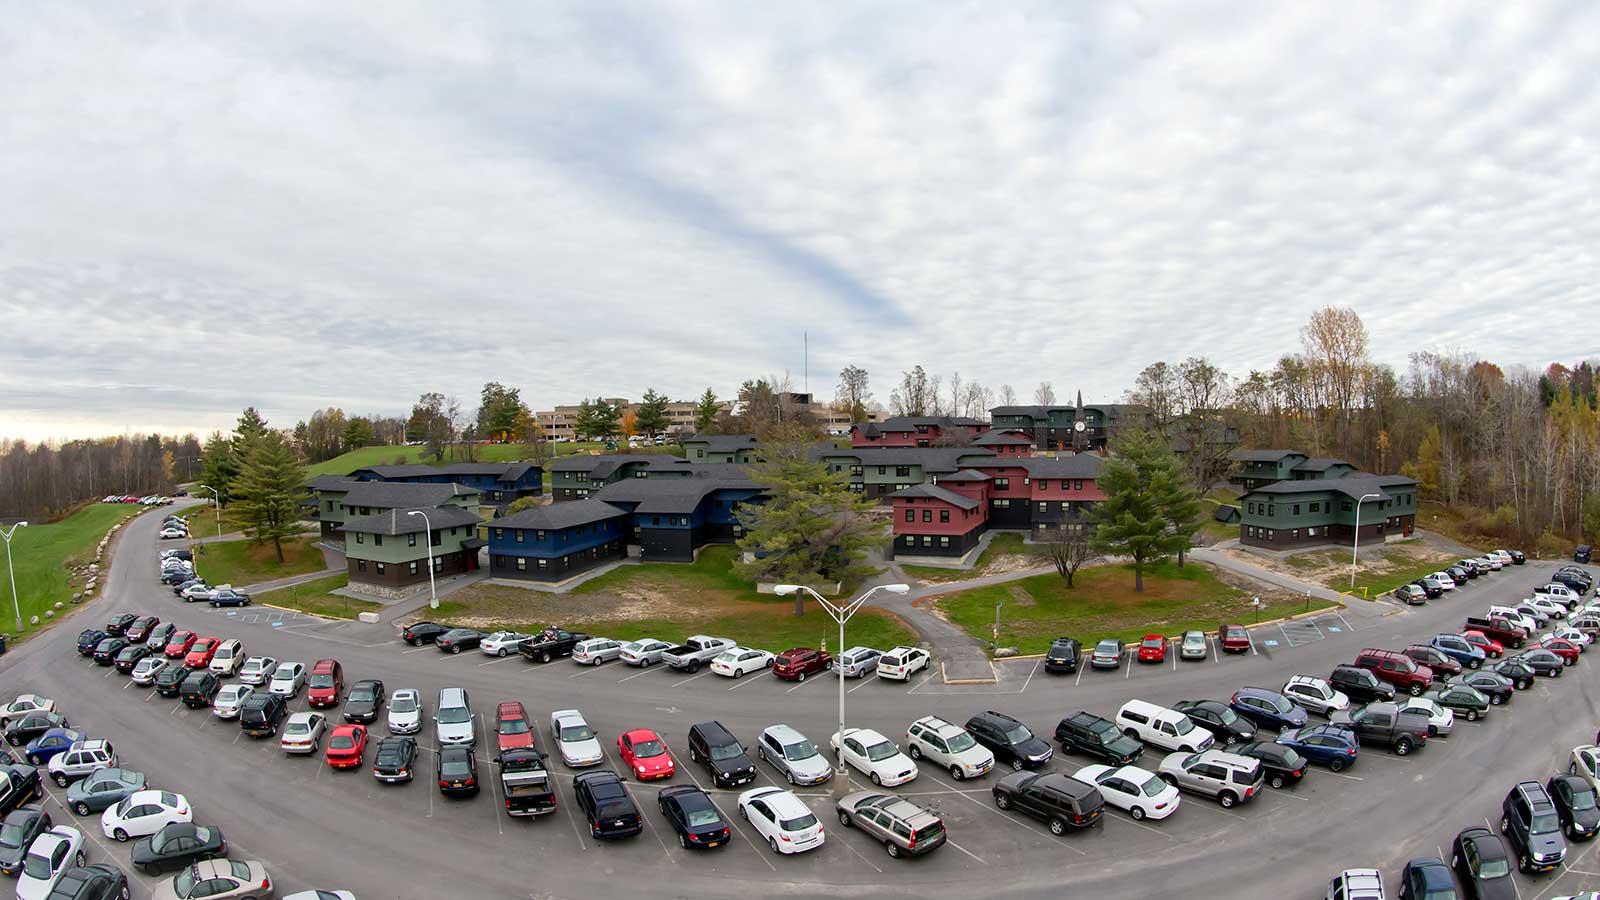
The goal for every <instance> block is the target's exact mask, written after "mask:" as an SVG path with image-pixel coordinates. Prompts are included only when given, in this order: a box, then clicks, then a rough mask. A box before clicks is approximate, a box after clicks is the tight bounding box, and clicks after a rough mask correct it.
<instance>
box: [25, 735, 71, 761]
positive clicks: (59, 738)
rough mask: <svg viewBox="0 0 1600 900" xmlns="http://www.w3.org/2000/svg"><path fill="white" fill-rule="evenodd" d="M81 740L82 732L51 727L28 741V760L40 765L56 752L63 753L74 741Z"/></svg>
mask: <svg viewBox="0 0 1600 900" xmlns="http://www.w3.org/2000/svg"><path fill="white" fill-rule="evenodd" d="M81 740H83V732H81V731H73V730H72V729H70V728H52V729H50V730H49V731H46V732H45V733H44V734H41V735H39V736H38V737H36V738H34V739H33V740H31V741H29V742H28V746H27V751H28V762H30V763H32V764H33V765H36V766H42V765H45V764H47V763H49V762H50V759H51V758H52V757H54V756H55V755H56V754H57V753H63V752H65V751H66V749H67V748H68V747H71V746H72V745H73V744H74V743H76V742H78V741H81Z"/></svg>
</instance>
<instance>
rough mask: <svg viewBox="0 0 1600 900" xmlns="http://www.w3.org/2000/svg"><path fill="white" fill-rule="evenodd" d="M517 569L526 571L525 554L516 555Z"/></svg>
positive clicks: (526, 560)
mask: <svg viewBox="0 0 1600 900" xmlns="http://www.w3.org/2000/svg"><path fill="white" fill-rule="evenodd" d="M517 571H518V572H526V571H528V558H527V557H526V556H519V557H517Z"/></svg>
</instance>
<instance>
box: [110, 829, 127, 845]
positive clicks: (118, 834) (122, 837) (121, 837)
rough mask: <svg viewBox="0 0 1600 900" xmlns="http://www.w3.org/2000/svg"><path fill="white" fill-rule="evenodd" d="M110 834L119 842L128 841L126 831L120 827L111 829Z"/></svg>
mask: <svg viewBox="0 0 1600 900" xmlns="http://www.w3.org/2000/svg"><path fill="white" fill-rule="evenodd" d="M111 836H112V837H114V838H116V839H117V841H118V842H119V843H123V844H126V843H127V842H128V833H127V832H126V831H123V830H122V829H121V828H118V829H116V830H114V831H112V832H111Z"/></svg>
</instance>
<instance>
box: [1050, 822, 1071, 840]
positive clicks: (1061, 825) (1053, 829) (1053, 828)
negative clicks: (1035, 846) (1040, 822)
mask: <svg viewBox="0 0 1600 900" xmlns="http://www.w3.org/2000/svg"><path fill="white" fill-rule="evenodd" d="M1050 833H1051V834H1053V835H1055V836H1057V837H1060V836H1061V835H1063V834H1066V833H1067V823H1066V822H1065V821H1064V820H1062V819H1059V818H1056V819H1051V820H1050Z"/></svg>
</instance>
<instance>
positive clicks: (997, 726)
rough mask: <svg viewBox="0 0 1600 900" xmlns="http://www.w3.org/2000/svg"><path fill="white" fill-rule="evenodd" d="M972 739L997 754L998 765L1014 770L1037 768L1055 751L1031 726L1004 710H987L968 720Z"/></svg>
mask: <svg viewBox="0 0 1600 900" xmlns="http://www.w3.org/2000/svg"><path fill="white" fill-rule="evenodd" d="M966 727H967V731H968V732H970V733H971V734H972V737H973V740H976V741H977V742H978V743H979V744H981V745H983V746H984V747H986V748H988V750H989V752H991V753H993V754H994V758H995V762H996V764H998V765H1003V766H1010V767H1011V768H1012V769H1013V770H1014V771H1021V770H1023V769H1034V768H1038V767H1039V766H1042V765H1044V764H1045V763H1047V762H1049V761H1050V758H1051V757H1053V756H1054V755H1055V750H1054V749H1053V748H1052V747H1051V746H1050V745H1049V744H1047V743H1045V742H1044V741H1042V740H1040V739H1039V738H1038V737H1036V736H1035V735H1034V733H1033V732H1032V731H1030V730H1029V729H1028V726H1026V725H1024V724H1022V723H1021V722H1019V721H1017V720H1016V719H1013V718H1012V717H1010V716H1008V715H1006V714H1005V713H1001V712H995V711H994V710H992V709H991V710H988V711H986V712H981V713H978V714H977V715H975V716H973V717H972V718H970V719H968V720H967V725H966Z"/></svg>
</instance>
